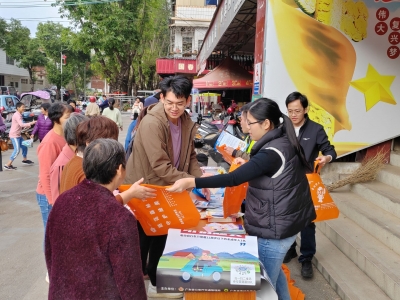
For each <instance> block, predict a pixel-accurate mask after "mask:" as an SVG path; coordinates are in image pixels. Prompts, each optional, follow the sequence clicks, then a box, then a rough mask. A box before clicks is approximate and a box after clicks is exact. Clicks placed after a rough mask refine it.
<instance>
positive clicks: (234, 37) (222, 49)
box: [196, 0, 257, 73]
mask: <svg viewBox="0 0 400 300" xmlns="http://www.w3.org/2000/svg"><path fill="white" fill-rule="evenodd" d="M256 17H257V1H254V0H235V1H232V0H222V1H221V2H219V5H218V7H217V10H216V11H215V13H214V16H213V19H212V20H211V24H210V27H209V28H208V30H207V33H206V36H205V38H204V42H203V44H202V46H201V49H200V51H199V54H198V55H197V63H196V71H197V72H199V73H202V71H203V70H205V68H206V63H207V58H208V57H209V56H210V55H211V53H213V52H219V53H222V54H224V55H225V56H230V55H232V54H235V53H236V54H244V55H246V54H254V44H255V39H254V36H255V33H256Z"/></svg>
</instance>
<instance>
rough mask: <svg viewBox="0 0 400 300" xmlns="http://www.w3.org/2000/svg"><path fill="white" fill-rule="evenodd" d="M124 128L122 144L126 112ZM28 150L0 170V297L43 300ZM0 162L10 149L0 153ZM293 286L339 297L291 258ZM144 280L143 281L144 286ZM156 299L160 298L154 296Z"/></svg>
mask: <svg viewBox="0 0 400 300" xmlns="http://www.w3.org/2000/svg"><path fill="white" fill-rule="evenodd" d="M123 119H124V130H125V131H122V132H121V133H120V136H119V140H120V142H122V143H124V140H125V136H126V129H127V128H128V126H129V124H130V122H131V121H130V119H129V115H128V114H124V115H123ZM37 146H38V143H37V142H36V143H34V147H33V148H30V149H29V152H28V158H29V159H31V160H32V161H34V162H35V165H33V166H25V165H23V164H22V163H21V160H22V158H21V155H20V156H18V157H17V159H16V160H15V162H14V164H13V165H14V166H16V167H18V170H17V171H3V172H0V299H2V300H4V299H15V300H21V299H26V300H28V299H32V300H41V299H47V292H48V284H47V282H46V281H45V276H46V265H45V260H44V254H43V236H44V229H43V223H42V218H41V215H40V210H39V207H38V205H37V203H36V193H35V190H36V185H37V177H38V164H37V157H36V148H37ZM1 154H2V156H3V163H5V162H6V161H7V160H8V159H9V156H10V155H11V150H9V151H6V152H2V153H1ZM288 266H289V268H290V270H291V272H292V277H293V279H295V280H296V285H297V286H298V287H300V288H301V289H302V291H303V292H304V293H305V294H306V299H307V300H337V299H340V298H339V296H338V295H337V294H336V293H335V292H334V291H333V289H332V288H331V287H330V286H329V284H328V283H327V282H326V280H325V279H324V278H323V276H322V275H321V274H320V273H319V272H318V271H317V270H316V269H314V272H315V275H314V278H313V279H312V280H309V281H305V280H303V279H302V278H301V276H300V267H301V265H300V264H299V263H297V261H295V260H292V262H291V263H289V264H288ZM147 283H148V281H146V285H147ZM158 299H160V298H158Z"/></svg>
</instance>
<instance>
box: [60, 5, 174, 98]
mask: <svg viewBox="0 0 400 300" xmlns="http://www.w3.org/2000/svg"><path fill="white" fill-rule="evenodd" d="M82 2H85V1H82ZM166 3H167V2H166V0H126V1H121V2H115V3H106V4H96V5H84V4H81V5H74V6H71V5H67V4H68V2H64V1H57V3H56V4H57V5H60V7H61V8H60V12H61V13H62V14H63V16H64V17H67V18H68V19H69V20H71V21H72V22H73V24H74V25H75V27H76V29H77V30H76V32H77V33H76V34H75V35H74V37H73V40H72V45H73V48H74V49H77V50H81V51H83V52H85V53H88V52H91V55H92V67H93V69H94V70H95V71H96V73H97V74H99V75H101V77H102V78H106V79H107V80H108V81H109V83H110V85H111V86H112V87H113V89H114V90H119V91H121V92H129V93H130V90H129V87H130V86H132V85H133V84H136V77H135V76H137V71H136V69H138V66H140V65H142V64H143V65H146V67H145V68H144V70H146V74H149V73H151V72H149V70H150V69H151V67H150V66H149V67H147V65H148V63H147V62H148V58H147V57H145V54H144V53H145V52H146V51H150V50H149V49H151V51H153V52H157V51H158V50H159V47H158V46H157V45H153V46H154V47H150V44H149V43H150V42H151V41H153V40H154V39H155V37H157V36H158V35H159V34H160V33H165V32H166V33H168V14H167V13H165V12H166V11H169V10H166V9H165V8H166V5H167V4H166ZM160 20H161V21H160ZM161 27H162V30H160V28H161ZM164 38H165V39H166V40H168V36H165V37H164ZM161 48H162V47H161ZM150 60H151V61H152V62H151V63H152V64H153V65H155V59H153V57H152V58H150ZM142 73H144V72H143V70H142ZM128 90H129V91H128Z"/></svg>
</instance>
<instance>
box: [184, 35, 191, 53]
mask: <svg viewBox="0 0 400 300" xmlns="http://www.w3.org/2000/svg"><path fill="white" fill-rule="evenodd" d="M182 52H183V53H191V52H192V38H191V37H183V38H182Z"/></svg>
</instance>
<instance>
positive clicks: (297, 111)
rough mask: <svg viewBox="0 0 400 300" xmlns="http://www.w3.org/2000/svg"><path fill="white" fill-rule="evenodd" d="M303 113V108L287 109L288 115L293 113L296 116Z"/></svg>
mask: <svg viewBox="0 0 400 300" xmlns="http://www.w3.org/2000/svg"><path fill="white" fill-rule="evenodd" d="M302 113H303V110H300V109H296V110H288V115H289V116H290V115H295V116H298V115H300V114H302Z"/></svg>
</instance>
